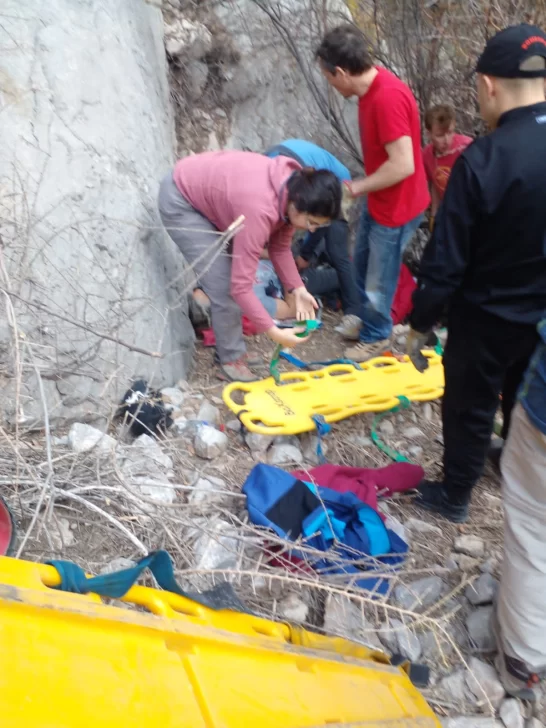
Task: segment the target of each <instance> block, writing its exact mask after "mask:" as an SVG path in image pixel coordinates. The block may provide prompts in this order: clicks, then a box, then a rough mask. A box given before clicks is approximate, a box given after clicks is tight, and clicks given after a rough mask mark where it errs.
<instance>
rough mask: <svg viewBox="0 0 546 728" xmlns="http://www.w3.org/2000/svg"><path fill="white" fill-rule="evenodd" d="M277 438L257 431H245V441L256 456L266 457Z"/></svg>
mask: <svg viewBox="0 0 546 728" xmlns="http://www.w3.org/2000/svg"><path fill="white" fill-rule="evenodd" d="M274 439H275V438H274V437H272V436H271V435H260V434H259V433H257V432H248V431H247V432H245V442H246V444H247V447H248V449H249V450H250V452H251V453H252V455H253V457H254V458H261V457H264V456H265V454H266V452H267V450H268V448H269V447H270V446H271V444H272V442H273V440H274Z"/></svg>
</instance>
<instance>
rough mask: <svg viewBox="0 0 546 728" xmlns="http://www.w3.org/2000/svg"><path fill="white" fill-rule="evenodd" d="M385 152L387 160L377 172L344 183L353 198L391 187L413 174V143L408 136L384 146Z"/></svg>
mask: <svg viewBox="0 0 546 728" xmlns="http://www.w3.org/2000/svg"><path fill="white" fill-rule="evenodd" d="M385 150H386V152H387V154H388V155H389V158H388V159H387V161H386V162H384V163H383V164H382V165H381V167H379V169H378V170H376V171H375V172H374V173H373V174H370V175H369V176H368V177H364V178H363V179H357V180H354V182H347V183H346V184H347V186H348V187H349V189H350V190H351V192H352V194H353V196H354V197H360V196H362V195H366V194H368V192H377V191H378V190H384V189H387V187H393V186H394V185H396V184H398V183H399V182H402V180H405V179H407V177H411V175H412V174H413V173H414V172H415V159H414V158H413V142H412V139H411V137H410V136H402V137H400V138H399V139H395V141H393V142H389V144H385Z"/></svg>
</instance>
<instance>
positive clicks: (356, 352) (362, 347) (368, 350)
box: [344, 339, 391, 364]
mask: <svg viewBox="0 0 546 728" xmlns="http://www.w3.org/2000/svg"><path fill="white" fill-rule="evenodd" d="M390 345H391V342H390V339H381V341H374V342H373V343H371V344H365V343H364V342H363V341H360V342H359V343H358V344H355V345H354V346H350V347H349V348H348V349H345V352H344V356H345V358H346V359H352V360H353V361H356V362H358V363H359V364H361V363H362V362H365V361H368V359H373V358H374V357H376V356H381V355H382V354H383V353H384V352H385V351H388V350H389V347H390Z"/></svg>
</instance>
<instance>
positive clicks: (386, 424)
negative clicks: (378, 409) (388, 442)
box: [379, 420, 394, 436]
mask: <svg viewBox="0 0 546 728" xmlns="http://www.w3.org/2000/svg"><path fill="white" fill-rule="evenodd" d="M379 429H380V430H381V432H382V433H383V434H384V435H387V436H388V435H394V425H393V423H392V422H391V421H390V420H383V422H380V423H379Z"/></svg>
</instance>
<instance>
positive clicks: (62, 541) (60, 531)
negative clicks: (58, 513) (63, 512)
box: [48, 518, 76, 551]
mask: <svg viewBox="0 0 546 728" xmlns="http://www.w3.org/2000/svg"><path fill="white" fill-rule="evenodd" d="M48 533H49V535H50V537H51V544H52V546H53V549H54V551H62V550H63V549H64V548H66V547H67V546H72V545H73V544H74V542H75V541H76V537H75V536H74V534H73V532H72V530H71V529H70V523H69V521H68V520H67V519H66V518H57V519H56V520H55V521H52V523H51V525H50V526H49V528H48Z"/></svg>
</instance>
